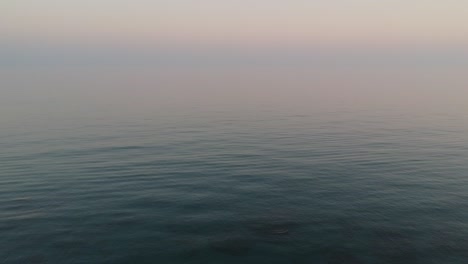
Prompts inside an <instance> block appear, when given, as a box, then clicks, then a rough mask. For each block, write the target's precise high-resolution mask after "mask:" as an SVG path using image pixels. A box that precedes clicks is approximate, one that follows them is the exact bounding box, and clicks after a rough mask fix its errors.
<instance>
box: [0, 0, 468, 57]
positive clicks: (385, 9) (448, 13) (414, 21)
mask: <svg viewBox="0 0 468 264" xmlns="http://www.w3.org/2000/svg"><path fill="white" fill-rule="evenodd" d="M0 9H1V10H0V22H1V23H0V33H1V34H0V35H1V36H3V37H0V41H11V42H13V43H15V42H18V43H20V42H27V43H36V42H37V43H61V44H63V43H68V44H70V43H73V44H76V45H81V44H88V45H94V44H96V45H97V44H110V43H114V44H116V45H123V46H125V45H128V46H132V45H134V46H145V45H148V46H151V45H167V46H171V45H178V46H181V47H186V48H193V47H219V48H223V47H233V46H234V47H251V48H255V47H257V48H258V47H260V48H273V49H274V48H280V49H281V48H290V47H292V48H294V47H308V46H314V45H317V46H320V45H323V46H330V47H334V46H336V47H345V48H346V47H354V46H358V47H359V46H361V47H374V46H375V47H384V48H385V47H392V46H402V47H408V48H410V47H428V48H431V47H442V48H444V47H445V48H447V49H449V48H450V47H462V49H463V46H464V45H465V44H468V1H462V0H444V1H440V0H413V1H403V0H381V1H371V0H341V1H329V0H328V1H325V0H315V1H306V0H296V1H279V0H269V1H267V0H250V1H232V0H229V1H228V0H170V1H169V0H167V1H148V0H133V1H130V0H115V1H110V0H95V1H91V0H82V1H75V0H68V1H67V0H64V1H53V0H35V1H34V0H33V1H31V0H29V1H27V0H6V1H2V3H1V4H0ZM63 45H65V44H63Z"/></svg>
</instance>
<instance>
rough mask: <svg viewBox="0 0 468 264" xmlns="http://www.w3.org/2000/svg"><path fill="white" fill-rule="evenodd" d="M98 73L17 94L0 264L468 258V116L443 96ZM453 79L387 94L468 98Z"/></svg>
mask: <svg viewBox="0 0 468 264" xmlns="http://www.w3.org/2000/svg"><path fill="white" fill-rule="evenodd" d="M98 73H99V72H95V73H90V72H88V73H86V74H85V73H83V72H82V73H76V72H69V73H68V75H62V76H57V75H55V74H51V75H44V74H42V75H34V74H33V73H28V74H29V75H27V76H28V77H30V78H29V80H26V79H27V78H17V77H14V76H13V75H12V76H10V77H9V79H8V81H5V84H8V86H5V87H7V88H5V90H6V91H7V94H8V97H9V99H5V98H2V101H4V102H7V101H8V102H9V103H6V104H3V105H2V106H1V108H2V109H3V110H5V111H2V113H1V115H0V116H2V117H4V118H2V119H1V120H0V126H1V129H0V148H1V151H0V164H1V166H0V216H1V217H0V231H1V234H2V247H0V260H1V261H0V262H2V263H7V264H8V263H239V262H244V263H346V264H352V263H411V264H414V263H424V264H430V263H434V264H440V263H465V262H466V259H467V258H468V255H467V253H466V252H468V250H467V249H468V240H467V237H468V229H467V228H466V227H467V226H466V225H467V223H466V219H468V215H466V214H467V213H466V210H465V209H466V207H467V206H468V202H467V201H468V199H466V198H467V197H466V187H467V186H468V179H467V178H466V174H467V172H468V148H467V146H468V123H467V120H468V116H467V115H468V112H467V111H463V109H464V104H456V102H458V101H457V99H454V100H453V104H449V103H448V102H452V100H448V99H450V96H448V95H445V97H437V96H436V95H439V94H442V93H441V92H440V91H441V90H437V89H435V88H434V87H432V88H430V89H428V90H427V91H428V93H426V94H425V95H426V96H430V98H428V100H426V101H424V100H422V99H421V101H419V99H415V97H410V98H405V97H404V96H402V97H400V96H396V93H392V92H387V93H384V94H380V92H376V91H373V92H370V93H368V94H367V95H366V96H367V97H361V95H364V94H366V93H365V91H371V90H366V89H369V87H372V86H371V84H376V83H379V81H378V79H376V77H375V76H374V79H373V80H372V81H369V80H366V79H362V78H364V77H363V76H360V75H353V76H354V77H356V78H357V76H359V78H357V79H354V81H353V79H352V78H350V77H349V76H348V77H346V76H344V75H337V74H338V73H336V72H335V77H334V79H335V81H333V78H331V77H333V74H331V73H329V75H328V76H325V75H320V76H321V77H320V78H319V77H316V78H312V77H311V76H309V75H307V74H305V71H304V72H302V73H300V72H285V73H284V74H285V75H284V76H286V77H284V79H282V78H281V76H278V74H274V75H272V74H271V73H265V72H259V73H258V74H254V73H253V72H250V73H249V74H246V73H245V72H244V73H242V74H240V73H239V72H229V71H227V72H225V73H224V75H216V76H215V77H213V78H211V79H210V78H209V75H206V74H208V73H206V72H205V73H203V74H205V75H196V74H193V75H192V76H191V77H190V78H192V79H190V78H188V79H185V80H183V82H182V81H181V80H177V79H175V77H174V76H177V75H175V74H174V73H172V75H171V74H169V73H165V74H160V75H146V74H143V73H141V72H140V73H138V72H128V73H126V74H121V75H113V74H109V72H103V73H102V75H99V74H98ZM239 74H240V75H239ZM444 74H447V73H444ZM444 74H442V73H441V74H440V75H433V76H431V77H430V78H429V77H428V78H429V79H430V80H429V79H425V77H424V76H426V75H419V76H414V77H413V79H412V80H419V82H412V81H409V80H410V79H404V78H403V79H398V80H396V79H385V80H380V83H384V82H385V85H386V86H389V87H390V86H391V84H392V83H393V84H395V87H396V88H395V89H397V90H398V91H403V90H404V89H403V88H402V85H407V86H411V87H413V85H422V84H424V83H426V84H427V83H433V84H442V83H444V82H445V84H446V87H448V88H447V89H448V90H449V91H451V92H452V94H453V95H459V96H461V95H462V94H463V93H464V92H463V91H461V90H459V89H458V88H457V87H458V86H456V85H455V81H454V80H452V81H447V79H445V77H444V76H446V75H444ZM38 76H42V78H39V77H38ZM46 76H48V77H47V78H45V77H46ZM64 76H66V77H67V78H70V79H67V78H64ZM111 76H112V78H110V77H111ZM142 76H146V77H145V78H143V77H142ZM183 76H187V75H183ZM291 76H293V77H295V78H291ZM393 76H394V77H395V76H396V75H393ZM136 77H141V78H136ZM299 77H300V78H299ZM407 77H408V76H406V77H405V78H407ZM142 78H143V79H142ZM268 78H271V79H273V81H270V84H271V85H272V86H271V87H272V89H273V90H272V92H271V93H263V95H264V96H263V97H262V96H260V94H261V93H262V91H266V90H268V86H266V85H267V82H266V81H267V80H268ZM215 80H216V81H215ZM223 80H224V82H223ZM235 80H237V83H236V82H234V81H235ZM275 80H281V81H277V82H276V81H275ZM424 80H426V81H424ZM434 80H435V82H432V81H434ZM461 82H462V80H461V79H458V81H457V83H458V84H460V83H461ZM189 84H191V85H189ZM224 84H225V85H226V86H227V87H231V88H230V89H232V87H238V90H235V91H234V90H232V91H231V94H230V95H229V94H228V95H226V94H224V93H223V92H224V90H223V89H226V88H223V87H224V86H223V85H224ZM319 84H320V85H321V86H319ZM360 84H362V86H361V85H360ZM397 84H398V85H397ZM112 85H114V86H112ZM203 85H207V86H203ZM275 85H276V86H275ZM77 87H80V88H82V90H79V89H77ZM113 87H116V88H115V89H116V90H115V93H113V92H112V89H113ZM280 87H287V88H288V89H286V88H281V89H280ZM307 87H309V88H307ZM417 87H419V88H417V89H420V90H421V91H422V90H424V86H417ZM345 88H346V89H348V90H343V89H345ZM35 89H37V90H35ZM148 89H149V90H148ZM170 89H175V92H171V91H170ZM188 89H200V90H199V91H200V93H201V95H200V94H198V95H197V93H196V92H194V91H193V90H188ZM216 89H220V92H219V93H216ZM275 89H276V90H275ZM340 89H341V90H340ZM411 89H413V90H410V91H409V92H408V93H407V94H406V95H408V96H409V95H414V94H415V91H416V90H417V89H416V88H414V87H413V88H411ZM286 90H287V91H289V92H285V91H286ZM46 91H49V92H50V91H55V93H48V92H46ZM182 91H187V93H183V92H182ZM249 91H252V92H251V93H249ZM340 91H343V94H341V93H340ZM350 91H356V94H357V95H353V93H352V92H350ZM380 91H385V90H380ZM90 92H92V94H90ZM211 94H212V95H213V97H210V95H211ZM250 94H251V95H252V96H250ZM387 95H388V96H387ZM459 96H456V97H459ZM47 97H50V98H52V99H60V100H58V101H54V100H48V99H47ZM50 98H49V99H50ZM140 99H142V101H141V104H139V103H138V102H139V100H140ZM210 99H211V100H212V101H210ZM296 99H297V100H296ZM410 100H415V103H414V104H411V103H409V102H410ZM209 101H210V102H209ZM13 102H14V103H13ZM392 106H394V107H392ZM6 110H8V111H6Z"/></svg>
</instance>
